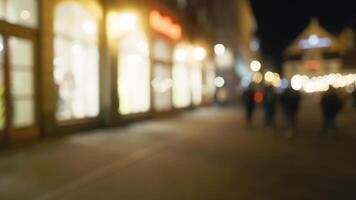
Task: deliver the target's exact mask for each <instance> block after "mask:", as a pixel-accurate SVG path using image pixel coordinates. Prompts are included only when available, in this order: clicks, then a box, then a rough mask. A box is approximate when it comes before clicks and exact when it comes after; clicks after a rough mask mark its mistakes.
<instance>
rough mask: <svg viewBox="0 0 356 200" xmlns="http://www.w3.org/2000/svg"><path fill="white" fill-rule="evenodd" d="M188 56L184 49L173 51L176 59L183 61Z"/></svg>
mask: <svg viewBox="0 0 356 200" xmlns="http://www.w3.org/2000/svg"><path fill="white" fill-rule="evenodd" d="M187 57H188V53H187V51H186V50H185V49H177V50H176V51H175V52H174V58H175V60H177V61H185V60H186V59H187Z"/></svg>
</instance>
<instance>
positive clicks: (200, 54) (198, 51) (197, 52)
mask: <svg viewBox="0 0 356 200" xmlns="http://www.w3.org/2000/svg"><path fill="white" fill-rule="evenodd" d="M193 56H194V59H195V60H198V61H203V60H204V59H205V57H206V50H205V49H204V48H202V47H195V48H194V50H193Z"/></svg>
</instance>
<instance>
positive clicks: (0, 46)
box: [0, 43, 4, 52]
mask: <svg viewBox="0 0 356 200" xmlns="http://www.w3.org/2000/svg"><path fill="white" fill-rule="evenodd" d="M3 50H4V45H3V44H2V43H0V52H2V51H3Z"/></svg>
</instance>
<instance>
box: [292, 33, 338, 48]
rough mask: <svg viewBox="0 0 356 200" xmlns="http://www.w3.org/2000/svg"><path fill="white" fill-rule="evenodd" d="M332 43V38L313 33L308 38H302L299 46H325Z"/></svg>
mask: <svg viewBox="0 0 356 200" xmlns="http://www.w3.org/2000/svg"><path fill="white" fill-rule="evenodd" d="M330 45H331V40H330V38H321V37H319V36H318V35H316V34H312V35H310V36H309V37H308V38H307V39H306V40H301V41H300V42H299V47H300V48H301V49H314V48H325V47H329V46H330Z"/></svg>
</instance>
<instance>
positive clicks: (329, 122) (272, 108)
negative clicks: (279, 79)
mask: <svg viewBox="0 0 356 200" xmlns="http://www.w3.org/2000/svg"><path fill="white" fill-rule="evenodd" d="M259 93H261V94H262V98H258V94H259ZM301 97H302V95H301V93H300V92H299V91H296V90H293V89H292V88H291V87H288V88H286V89H285V90H284V91H283V92H282V93H281V94H277V93H276V91H275V89H274V88H273V87H272V86H265V87H263V89H262V90H257V89H256V87H255V85H253V84H251V85H250V86H249V87H248V88H247V89H246V90H245V91H244V93H243V95H242V98H243V99H242V100H243V103H244V106H245V113H246V123H247V126H248V127H251V123H252V118H253V114H254V111H255V108H256V106H257V104H259V103H261V104H262V106H263V110H264V119H265V121H264V123H265V126H267V127H274V126H275V117H276V111H277V107H278V106H279V105H280V107H281V109H282V113H283V119H284V124H285V127H286V133H287V134H288V135H290V136H291V135H293V134H296V133H297V123H296V121H297V115H298V112H299V108H300V104H301ZM320 107H321V111H322V115H323V125H322V131H323V132H324V133H329V132H330V131H335V130H336V123H335V120H336V117H337V115H338V114H339V113H340V111H341V110H342V107H343V104H342V100H341V97H340V96H339V95H338V93H337V91H336V90H335V89H334V88H330V89H329V90H328V91H327V92H325V93H324V94H322V96H321V99H320Z"/></svg>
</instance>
